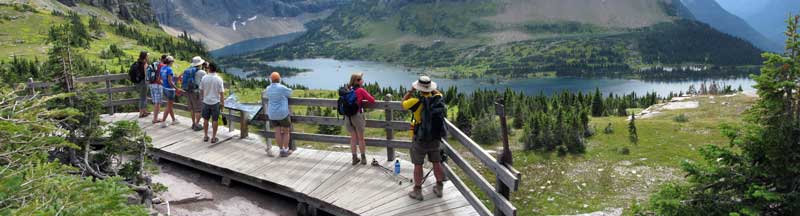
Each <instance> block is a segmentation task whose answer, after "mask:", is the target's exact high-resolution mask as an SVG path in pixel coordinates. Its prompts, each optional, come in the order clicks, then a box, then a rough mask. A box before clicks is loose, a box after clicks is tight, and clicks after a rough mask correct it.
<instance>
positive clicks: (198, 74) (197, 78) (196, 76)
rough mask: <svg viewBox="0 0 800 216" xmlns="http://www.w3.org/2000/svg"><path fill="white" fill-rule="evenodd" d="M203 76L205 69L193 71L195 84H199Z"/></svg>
mask: <svg viewBox="0 0 800 216" xmlns="http://www.w3.org/2000/svg"><path fill="white" fill-rule="evenodd" d="M204 76H206V71H204V70H198V71H197V72H195V73H194V82H195V83H197V85H200V82H202V81H203V77H204Z"/></svg>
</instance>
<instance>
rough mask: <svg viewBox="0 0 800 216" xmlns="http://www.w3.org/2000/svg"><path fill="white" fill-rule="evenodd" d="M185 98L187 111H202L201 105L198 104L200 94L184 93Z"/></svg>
mask: <svg viewBox="0 0 800 216" xmlns="http://www.w3.org/2000/svg"><path fill="white" fill-rule="evenodd" d="M186 98H187V103H188V104H187V105H188V106H189V110H192V111H194V112H202V111H203V103H202V102H200V93H198V92H186Z"/></svg>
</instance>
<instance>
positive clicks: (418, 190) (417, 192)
mask: <svg viewBox="0 0 800 216" xmlns="http://www.w3.org/2000/svg"><path fill="white" fill-rule="evenodd" d="M408 197H411V199H415V200H419V201H422V187H419V186H414V190H412V191H411V192H408Z"/></svg>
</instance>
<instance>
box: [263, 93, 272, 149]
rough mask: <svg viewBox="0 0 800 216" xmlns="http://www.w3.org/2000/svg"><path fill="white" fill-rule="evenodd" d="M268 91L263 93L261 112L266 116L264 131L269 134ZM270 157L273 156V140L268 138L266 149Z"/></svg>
mask: <svg viewBox="0 0 800 216" xmlns="http://www.w3.org/2000/svg"><path fill="white" fill-rule="evenodd" d="M267 101H268V99H267V91H266V90H264V91H262V92H261V111H262V112H263V114H264V117H265V119H264V131H265V132H269V130H270V128H269V116H268V115H267ZM265 150H266V151H267V154H268V155H272V153H270V151H272V138H267V146H266V149H265Z"/></svg>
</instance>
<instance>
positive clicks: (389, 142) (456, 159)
mask: <svg viewBox="0 0 800 216" xmlns="http://www.w3.org/2000/svg"><path fill="white" fill-rule="evenodd" d="M126 78H127V74H107V75H100V76H90V77H81V78H75V79H74V81H75V82H77V83H88V82H105V83H106V85H105V88H97V89H93V90H91V91H94V92H97V93H107V94H108V95H109V98H108V101H107V102H106V103H105V106H107V107H109V112H110V113H111V114H113V112H114V109H113V107H116V106H123V105H130V104H136V103H137V102H138V99H135V98H133V99H117V100H113V99H112V98H111V95H112V94H113V93H121V92H129V91H135V88H134V87H132V86H125V87H111V84H110V82H111V81H117V80H123V79H126ZM51 85H52V84H51V83H45V82H33V80H32V79H31V80H29V82H28V83H27V86H28V90H29V93H30V94H35V93H36V89H37V88H42V87H48V86H51ZM389 98H391V96H390V95H387V96H386V97H384V101H376V103H374V104H371V105H367V106H366V108H370V109H382V110H384V112H386V115H387V116H386V119H385V120H383V121H381V120H371V119H370V120H367V124H366V125H367V127H370V128H383V129H386V139H381V138H367V139H366V144H367V145H369V146H377V147H385V148H387V159H389V160H394V149H395V148H402V149H409V148H411V145H412V142H411V141H409V140H395V139H394V135H393V133H394V131H396V130H400V131H403V130H409V128H410V127H409V125H408V123H406V122H402V121H393V119H392V116H388V115H392V113H393V111H395V110H397V111H402V112H408V111H406V110H403V108H402V103H401V102H399V101H389ZM266 102H267V100H266V98H263V97H262V106H266V104H267V103H266ZM289 105H301V106H318V107H336V105H337V101H336V100H334V99H320V98H289ZM174 107H175V108H176V109H181V110H187V108H188V107H187V106H186V105H184V104H177V103H176V104H175V105H174ZM498 107H499V109H500V111H499V112H498V115H501V118H505V116H504V115H505V114H504V112H502V105H500V106H498ZM264 108H266V107H264ZM262 110H266V109H262ZM223 115H224V116H225V117H226V118H228V119H229V120H230V121H236V122H241V123H243V124H240V127H241V128H240V131H241V132H242V136H241V137H242V138H244V137H246V136H247V135H246V134H247V132H248V130H247V128H248V125H264V123H265V122H266V119H267V116H266V115H265V114H263V113H259V114H257V115H256V117H255V120H254V121H253V122H249V121H248V119H246V118H244V116H245V115H244V112H243V111H239V115H238V116H236V115H230V114H223ZM292 121H293V122H302V123H311V124H323V125H343V124H344V120H341V119H339V118H333V117H323V116H292ZM501 123H504V122H501ZM445 124H446V125H445V127H446V129H447V131H448V132H449V135H450V136H451V137H452V138H454V139H455V140H456V141H458V142H459V143H461V144H462V145H463V146H464V147H465V148H466V149H467V150H468V153H471V154H472V155H473V156H474V157H475V158H477V159H478V161H479V162H480V163H481V164H483V165H484V166H486V167H488V168H489V170H491V171H492V173H494V174H495V177H496V178H497V181H496V184H497V186H496V187H495V188H492V185H491V184H490V183H489V181H487V180H486V178H485V177H483V176H482V175H481V174H480V173H479V172H478V171H477V170H476V169H475V168H474V167H473V166H472V165H470V164H469V161H467V160H466V159H465V158H464V157H463V156H461V154H460V153H459V152H458V151H456V149H455V148H453V146H452V145H450V143H449V142H448V141H447V140H445V139H443V140H442V141H443V142H442V144H443V149H444V151H445V154H447V155H448V156H449V157H450V158H452V161H453V163H454V164H455V165H456V166H458V167H459V168H460V169H461V170H462V172H463V173H464V174H465V175H466V176H467V178H468V179H470V180H471V181H472V182H473V183H474V184H475V185H476V186H477V187H478V188H479V189H480V190H481V191H482V192H483V193H484V194H486V195H487V196H488V197H489V198H490V200H491V202H492V203H494V206H495V211H494V214H495V215H516V214H517V209H516V207H514V205H513V204H512V203H511V202H510V200H509V196H510V195H509V192H510V191H508V189H510V190H511V191H516V190H517V189H518V188H519V184H520V179H521V174H520V172H519V171H517V170H516V169H514V167H513V166H511V165H510V164H511V163H504V162H503V161H502V160H497V159H496V158H494V157H492V156H491V155H489V153H487V152H486V151H485V150H484V149H483V148H481V146H480V145H478V144H477V143H475V141H473V140H472V138H470V137H469V136H467V135H466V134H464V133H463V132H462V131H461V130H460V129H458V127H456V126H455V125H454V124H453V123H452V122H450V121H449V120H445ZM267 128H268V127H267ZM267 130H268V129H267ZM267 130H265V131H259V132H258V134H261V135H263V136H264V137H266V138H274V137H275V132H272V131H267ZM504 133H507V132H506V131H504ZM504 135H505V134H504ZM292 139H296V140H306V141H315V142H325V143H338V144H347V143H349V142H350V137H347V136H335V135H322V134H309V133H298V132H292ZM505 148H507V145H506V146H505ZM504 150H505V152H510V150H509V149H504ZM509 156H510V154H509ZM501 159H502V157H501ZM443 166H444V167H443V168H444V171H445V174H446V175H447V176H448V179H450V181H452V183H453V185H454V186H455V187H456V189H457V190H458V191H459V192H460V193H461V194H462V195H463V196H464V197H465V198H466V199H467V201H468V202H469V203H470V204H471V205H472V206H473V207H474V208H475V210H476V211H477V212H478V213H479V214H480V215H492V212H490V211H489V210H488V209H487V208H486V206H485V205H483V203H482V202H481V201H480V199H478V198H477V196H475V194H474V193H473V192H472V191H470V190H469V188H468V187H467V186H466V184H464V182H463V180H462V179H461V178H460V177H459V176H457V175H456V173H455V172H454V171H453V169H452V167H451V166H450V165H448V164H443ZM502 188H505V189H502Z"/></svg>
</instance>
